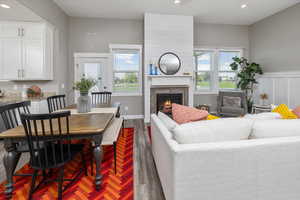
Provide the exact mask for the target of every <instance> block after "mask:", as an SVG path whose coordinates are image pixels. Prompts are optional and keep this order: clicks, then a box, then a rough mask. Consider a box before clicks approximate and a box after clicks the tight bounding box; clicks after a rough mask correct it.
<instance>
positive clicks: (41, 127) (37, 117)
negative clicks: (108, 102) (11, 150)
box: [21, 111, 87, 200]
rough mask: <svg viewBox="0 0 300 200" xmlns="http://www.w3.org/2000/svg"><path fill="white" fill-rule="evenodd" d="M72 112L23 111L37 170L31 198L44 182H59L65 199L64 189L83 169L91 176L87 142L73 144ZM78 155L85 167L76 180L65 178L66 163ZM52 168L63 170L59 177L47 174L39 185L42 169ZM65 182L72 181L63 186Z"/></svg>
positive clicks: (59, 172)
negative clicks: (70, 123) (85, 148)
mask: <svg viewBox="0 0 300 200" xmlns="http://www.w3.org/2000/svg"><path fill="white" fill-rule="evenodd" d="M70 115H71V113H70V111H65V112H58V113H50V114H33V115H31V114H21V120H22V124H23V127H24V130H25V133H26V138H27V142H28V145H29V153H30V162H29V165H30V166H31V167H32V168H33V169H34V172H33V174H32V182H31V187H30V192H29V199H32V195H33V193H34V192H35V191H36V190H37V189H38V188H39V187H40V186H41V185H42V184H43V183H45V182H49V181H56V182H58V199H59V200H61V199H62V193H63V191H64V190H66V189H67V188H68V187H69V186H70V185H71V184H72V183H73V182H74V181H75V180H77V179H78V177H79V176H80V175H81V174H82V173H83V172H85V175H87V167H86V162H85V157H84V153H83V148H84V145H83V144H71V137H70V128H69V116H70ZM40 144H42V145H40ZM78 154H81V157H82V168H81V169H80V170H79V172H78V173H77V174H76V176H75V178H74V179H64V166H65V165H66V164H67V163H68V162H69V161H71V160H73V158H74V157H75V156H76V155H78ZM52 169H59V170H58V178H57V179H54V180H46V178H47V177H48V176H44V178H43V179H42V181H41V182H40V183H39V184H38V185H37V186H35V185H36V178H37V176H38V173H39V171H42V172H45V171H46V170H52ZM64 181H69V183H68V184H67V185H66V186H65V187H64V188H63V182H64Z"/></svg>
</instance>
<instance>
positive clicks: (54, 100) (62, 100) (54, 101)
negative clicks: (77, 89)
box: [47, 94, 66, 113]
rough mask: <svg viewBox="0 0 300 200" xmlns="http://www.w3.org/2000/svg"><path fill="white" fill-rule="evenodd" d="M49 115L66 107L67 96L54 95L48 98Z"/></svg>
mask: <svg viewBox="0 0 300 200" xmlns="http://www.w3.org/2000/svg"><path fill="white" fill-rule="evenodd" d="M47 103H48V110H49V113H52V112H54V111H57V110H60V109H63V108H65V107H66V95H64V94H62V95H54V96H50V97H48V98H47Z"/></svg>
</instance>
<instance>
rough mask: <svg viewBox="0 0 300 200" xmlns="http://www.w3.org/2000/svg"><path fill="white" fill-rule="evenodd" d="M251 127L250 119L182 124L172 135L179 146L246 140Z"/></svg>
mask: <svg viewBox="0 0 300 200" xmlns="http://www.w3.org/2000/svg"><path fill="white" fill-rule="evenodd" d="M252 125H253V120H251V119H243V118H225V119H216V120H206V121H199V122H191V123H187V124H182V125H180V126H177V127H176V128H175V129H174V130H173V133H174V138H175V140H176V141H177V142H178V143H179V144H193V143H204V142H221V141H234V140H247V139H248V138H249V136H250V134H251V129H252Z"/></svg>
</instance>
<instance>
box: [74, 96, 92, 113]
mask: <svg viewBox="0 0 300 200" xmlns="http://www.w3.org/2000/svg"><path fill="white" fill-rule="evenodd" d="M91 109H92V101H91V97H90V96H89V92H80V96H79V97H78V99H77V110H78V113H87V112H91Z"/></svg>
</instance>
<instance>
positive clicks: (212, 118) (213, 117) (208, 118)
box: [206, 114, 220, 120]
mask: <svg viewBox="0 0 300 200" xmlns="http://www.w3.org/2000/svg"><path fill="white" fill-rule="evenodd" d="M206 119H207V120H214V119H220V117H217V116H214V115H210V114H209V115H208V116H207V118H206Z"/></svg>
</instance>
